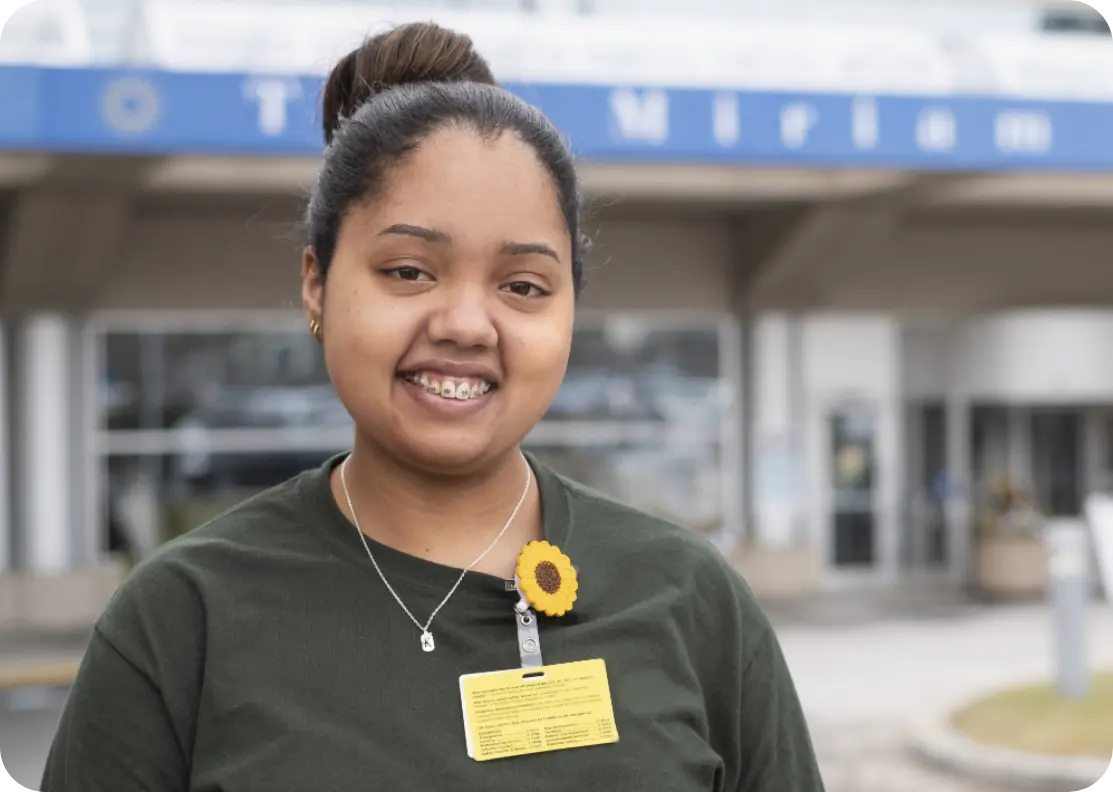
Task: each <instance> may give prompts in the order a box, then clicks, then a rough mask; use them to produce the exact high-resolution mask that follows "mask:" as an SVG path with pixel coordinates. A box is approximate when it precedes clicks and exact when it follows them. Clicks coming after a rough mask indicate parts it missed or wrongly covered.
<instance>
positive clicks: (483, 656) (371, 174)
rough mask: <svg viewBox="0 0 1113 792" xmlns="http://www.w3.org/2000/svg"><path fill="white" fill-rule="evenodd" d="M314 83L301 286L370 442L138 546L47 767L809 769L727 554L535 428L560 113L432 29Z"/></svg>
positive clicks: (96, 783)
mask: <svg viewBox="0 0 1113 792" xmlns="http://www.w3.org/2000/svg"><path fill="white" fill-rule="evenodd" d="M324 109H325V121H324V127H325V136H326V139H327V142H328V145H327V149H326V151H325V156H324V163H323V166H322V169H321V174H320V179H319V182H318V185H317V188H316V190H315V192H314V194H313V197H312V199H311V201H310V204H309V209H308V213H307V219H308V227H309V244H308V246H307V248H306V251H305V254H304V260H303V264H302V283H303V299H304V304H305V309H306V311H307V313H308V316H309V326H310V332H312V333H313V335H314V336H315V337H316V338H317V340H318V341H319V342H320V343H321V344H322V347H323V352H324V356H325V360H326V363H327V366H328V370H329V373H330V376H331V378H332V381H333V383H334V385H335V388H336V391H337V393H338V395H339V397H340V399H341V400H342V401H343V403H344V404H345V406H346V408H347V409H348V411H349V412H350V413H351V415H352V417H353V419H354V422H355V426H356V434H355V440H354V448H353V450H352V453H351V454H350V455H344V456H340V457H338V458H336V459H333V460H330V461H329V462H328V463H327V464H325V465H324V466H322V467H321V468H320V469H318V470H311V471H308V472H306V473H304V474H302V475H300V476H298V477H296V478H294V479H292V480H290V481H288V482H287V483H285V484H283V485H281V486H279V487H277V488H275V489H272V490H270V491H267V492H264V493H262V494H261V495H258V496H256V497H254V498H252V499H250V500H248V501H246V502H245V503H243V504H242V505H240V506H239V507H237V508H236V509H233V510H232V511H231V512H229V513H227V514H225V515H223V516H221V517H219V518H218V519H216V520H215V521H213V522H212V523H210V524H208V525H206V526H203V527H201V528H199V529H197V530H195V531H193V532H192V533H190V534H189V535H187V536H185V537H183V538H181V539H179V540H177V541H175V542H173V543H171V544H169V545H167V546H165V547H163V548H162V549H161V550H160V551H159V552H158V553H157V554H156V555H155V556H154V557H153V558H152V559H150V560H149V561H148V562H146V563H145V564H143V565H142V566H141V567H140V568H139V569H138V570H137V571H135V572H134V574H133V575H132V576H131V577H130V578H129V579H128V581H127V582H126V583H125V584H124V585H123V586H122V587H121V589H120V591H119V593H118V594H117V596H116V597H115V598H114V600H113V602H112V603H111V604H110V606H109V607H108V609H107V611H106V612H105V613H104V615H103V617H102V618H101V619H100V620H99V622H98V624H97V628H96V631H95V633H94V635H93V637H92V640H91V643H90V645H89V648H88V652H87V656H86V658H85V660H84V663H83V665H82V667H81V670H80V672H79V674H78V677H77V680H76V683H75V685H74V687H73V689H72V692H71V695H70V698H69V701H68V705H67V707H66V710H65V713H64V715H63V717H62V720H61V723H60V726H59V730H58V734H57V738H56V740H55V743H54V746H53V749H52V751H51V754H50V758H49V761H48V766H47V769H46V773H45V777H44V780H43V789H44V790H45V792H63V791H64V792H84V791H85V790H90V791H91V790H110V791H111V792H138V790H146V791H148V792H184V791H185V790H195V791H200V790H223V791H224V792H241V791H242V790H260V791H265V792H276V791H277V790H305V791H306V792H309V791H310V790H312V792H317V791H318V790H356V789H360V790H369V789H375V790H379V789H381V790H390V792H408V791H409V790H415V791H416V790H430V789H437V790H441V789H443V790H453V792H469V791H471V790H474V791H475V792H479V790H483V792H487V791H488V790H492V789H516V790H581V789H582V790H607V791H608V792H615V791H619V790H630V791H631V792H634V791H638V792H641V791H642V790H670V792H673V791H675V792H684V791H685V790H691V791H692V792H696V790H701V791H702V790H724V791H725V790H729V791H730V792H814V791H815V790H821V789H822V782H821V780H820V776H819V772H818V770H817V767H816V762H815V758H814V756H813V752H812V747H811V744H810V740H809V736H808V732H807V728H806V726H805V722H804V718H803V716H802V713H801V709H800V706H799V703H798V701H797V697H796V693H795V691H794V688H793V684H792V682H791V680H790V677H789V673H788V670H787V669H786V666H785V663H784V660H783V658H782V655H781V652H780V649H779V647H778V643H777V641H776V639H775V637H774V635H773V632H772V630H771V628H770V625H769V623H768V622H767V620H766V619H765V617H764V616H763V614H762V613H761V611H760V610H759V608H758V606H757V605H756V604H755V601H754V599H753V597H752V595H751V593H750V591H749V590H748V589H747V588H746V586H745V585H744V584H743V583H742V582H741V581H740V580H739V579H738V577H737V576H736V575H735V574H734V572H733V571H732V570H731V569H730V567H729V566H728V565H727V564H726V563H725V561H724V560H723V558H722V557H721V555H720V554H719V553H718V552H717V551H716V550H714V549H713V548H711V547H710V545H709V544H707V543H706V542H704V541H703V540H702V539H700V538H699V537H697V536H696V535H695V534H693V533H692V532H691V531H688V530H685V529H683V528H679V527H676V526H673V525H670V524H666V523H664V522H662V521H660V520H657V519H654V518H652V517H649V516H647V515H645V514H641V513H639V512H637V511H634V510H632V509H630V508H628V507H626V506H623V505H622V504H619V503H616V502H614V501H612V500H609V499H607V498H604V497H602V496H600V495H598V494H596V493H594V492H591V491H589V490H587V489H585V488H583V487H581V486H579V485H577V484H575V483H573V482H570V481H568V480H565V479H564V478H562V477H561V476H559V475H557V474H556V473H554V472H553V471H552V470H550V469H548V468H546V467H545V466H544V465H542V464H540V463H538V461H537V460H536V459H533V458H531V457H529V456H526V455H523V454H522V452H521V451H519V443H520V442H521V441H522V439H523V438H524V437H525V436H526V434H527V433H528V432H529V431H530V429H531V428H532V427H533V426H534V425H535V424H536V423H537V422H538V420H539V419H540V418H541V417H542V416H543V415H544V413H545V412H546V410H547V408H548V406H549V404H550V402H551V400H552V399H553V397H554V395H555V394H556V392H557V389H558V388H559V386H560V383H561V379H562V377H563V375H564V372H565V367H566V364H567V361H568V355H569V347H570V344H571V340H572V326H573V317H574V307H575V298H576V295H577V293H578V292H579V290H580V287H581V285H582V281H583V255H584V249H583V242H582V237H581V231H580V218H579V211H580V199H579V195H578V192H577V186H576V176H575V172H574V169H573V163H572V160H571V158H570V155H569V153H568V151H567V149H566V148H565V146H564V145H563V143H562V141H561V138H560V137H559V135H558V133H557V131H556V130H555V129H554V128H553V127H552V125H551V124H550V123H549V122H548V121H547V120H546V119H545V118H544V117H542V115H541V114H540V113H538V111H537V110H535V109H534V108H532V107H530V106H529V105H527V104H526V103H524V102H522V101H521V100H519V99H518V98H516V97H514V96H512V95H511V94H509V93H507V92H505V91H504V90H502V89H500V88H498V87H496V86H495V80H494V78H493V77H492V75H491V72H490V70H489V68H488V66H487V64H486V63H485V62H484V60H483V59H482V58H481V57H480V56H479V55H478V54H476V52H475V51H474V50H473V49H472V44H471V41H470V40H469V39H468V38H467V37H465V36H462V35H458V34H455V33H452V32H450V31H447V30H444V29H442V28H439V27H436V26H434V25H431V24H413V25H405V26H403V27H400V28H397V29H395V30H393V31H391V32H389V33H386V34H383V35H380V36H377V37H375V38H373V39H371V40H369V41H368V42H366V43H365V44H364V45H363V46H362V47H361V48H359V49H358V50H356V51H354V52H352V53H351V54H349V55H348V56H347V57H345V58H344V59H343V60H342V61H341V62H340V63H339V64H338V65H337V66H336V68H335V69H334V71H333V72H332V74H331V76H330V77H329V79H328V84H327V87H326V91H325V97H324ZM491 672H504V673H501V674H495V675H493V676H492V675H491ZM465 711H467V712H468V719H467V720H468V722H467V723H466V724H465V715H464V713H465Z"/></svg>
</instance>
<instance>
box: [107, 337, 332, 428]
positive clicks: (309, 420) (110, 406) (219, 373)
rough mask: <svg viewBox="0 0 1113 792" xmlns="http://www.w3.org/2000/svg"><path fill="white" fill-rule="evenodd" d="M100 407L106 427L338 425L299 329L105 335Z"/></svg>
mask: <svg viewBox="0 0 1113 792" xmlns="http://www.w3.org/2000/svg"><path fill="white" fill-rule="evenodd" d="M104 350H105V356H104V358H105V376H104V381H103V387H102V401H101V410H102V415H103V425H105V426H106V427H107V428H109V429H177V428H183V427H185V426H191V427H204V428H209V429H216V428H223V427H276V428H277V427H290V426H320V425H325V426H341V425H347V424H348V423H349V421H350V418H349V417H348V414H347V412H346V411H345V410H344V408H343V405H341V404H340V401H339V400H338V399H337V398H336V394H335V393H334V392H333V389H332V385H331V383H330V382H329V378H328V372H327V370H326V368H325V365H324V360H323V356H322V355H321V351H320V349H319V347H318V346H317V343H316V342H315V341H314V340H313V339H312V338H311V337H310V336H309V334H308V333H306V332H302V331H300V330H299V331H291V332H270V333H205V332H189V333H168V334H158V333H144V334H139V333H110V334H108V335H107V336H105V346H104Z"/></svg>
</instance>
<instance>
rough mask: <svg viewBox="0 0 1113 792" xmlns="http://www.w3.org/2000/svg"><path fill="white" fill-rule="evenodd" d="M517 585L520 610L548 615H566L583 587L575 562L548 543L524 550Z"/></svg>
mask: <svg viewBox="0 0 1113 792" xmlns="http://www.w3.org/2000/svg"><path fill="white" fill-rule="evenodd" d="M514 583H515V585H516V586H517V587H518V593H519V594H520V595H521V597H522V598H521V600H520V601H519V602H518V605H517V608H516V609H517V611H518V612H519V613H524V612H525V611H526V610H528V609H530V608H532V609H534V610H536V611H538V612H540V613H544V614H545V615H546V616H563V615H564V614H566V613H568V612H569V611H570V610H572V607H573V605H575V603H576V594H577V592H578V590H579V586H580V584H579V579H578V576H577V573H576V567H575V566H573V564H572V560H571V559H570V558H569V557H568V556H566V555H565V554H564V553H562V552H561V551H560V549H559V548H558V547H556V546H555V545H551V544H549V543H548V542H545V541H539V542H530V543H529V544H527V545H526V546H525V547H523V548H522V552H521V554H519V556H518V567H517V569H516V570H515V572H514Z"/></svg>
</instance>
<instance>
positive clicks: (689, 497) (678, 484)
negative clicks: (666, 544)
mask: <svg viewBox="0 0 1113 792" xmlns="http://www.w3.org/2000/svg"><path fill="white" fill-rule="evenodd" d="M527 448H528V450H529V451H531V452H532V453H533V454H534V455H536V456H537V458H538V459H540V460H541V461H542V462H544V463H545V464H547V465H549V466H550V467H552V468H553V469H554V470H557V471H559V472H561V473H562V474H564V475H565V476H568V477H569V478H572V479H574V480H576V481H579V482H582V483H583V484H585V485H587V486H589V487H591V488H593V489H595V490H598V491H599V492H602V493H604V494H606V495H609V496H611V497H613V498H616V499H618V500H620V501H622V502H623V503H628V504H630V505H631V506H633V507H634V508H637V509H640V510H642V511H645V512H647V513H649V514H653V515H655V516H657V517H660V518H662V519H665V520H669V521H671V522H674V523H676V524H678V525H683V526H686V527H688V528H691V529H692V530H695V531H698V532H699V533H702V534H704V535H705V536H707V537H708V538H709V539H711V540H712V541H715V542H718V541H720V540H723V539H724V538H725V532H726V531H727V526H728V520H727V515H726V507H725V498H724V495H725V492H724V487H723V484H724V479H723V458H722V450H721V447H720V446H719V445H718V444H703V443H682V442H668V441H666V442H664V443H623V444H619V445H610V444H608V445H577V446H555V445H532V444H530V445H527Z"/></svg>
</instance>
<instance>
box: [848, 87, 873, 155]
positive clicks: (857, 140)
mask: <svg viewBox="0 0 1113 792" xmlns="http://www.w3.org/2000/svg"><path fill="white" fill-rule="evenodd" d="M851 113H852V114H851V122H850V123H851V135H852V136H853V138H854V147H855V148H857V149H872V148H876V147H877V138H878V136H879V128H878V118H877V102H876V101H875V100H874V99H871V98H869V97H865V96H863V97H859V98H857V99H855V100H854V107H853V108H852V111H851Z"/></svg>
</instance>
